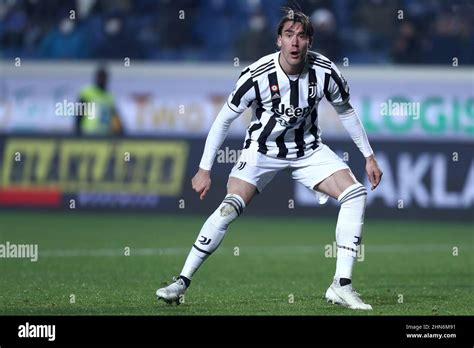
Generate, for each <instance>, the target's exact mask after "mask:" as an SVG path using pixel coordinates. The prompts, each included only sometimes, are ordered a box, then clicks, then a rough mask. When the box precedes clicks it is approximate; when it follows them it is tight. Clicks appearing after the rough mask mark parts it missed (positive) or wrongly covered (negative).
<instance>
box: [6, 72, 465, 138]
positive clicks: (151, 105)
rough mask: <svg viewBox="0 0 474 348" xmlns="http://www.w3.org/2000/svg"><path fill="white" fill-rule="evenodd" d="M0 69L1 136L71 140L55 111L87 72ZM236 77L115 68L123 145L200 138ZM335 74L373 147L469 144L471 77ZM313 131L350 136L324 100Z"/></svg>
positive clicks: (234, 133)
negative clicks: (377, 142)
mask: <svg viewBox="0 0 474 348" xmlns="http://www.w3.org/2000/svg"><path fill="white" fill-rule="evenodd" d="M2 65H3V66H2ZM0 66H1V67H2V68H3V72H2V75H3V76H2V79H1V81H0V132H2V133H18V132H39V133H45V134H46V133H47V134H51V133H57V134H71V133H72V131H73V127H74V117H75V116H74V115H72V114H68V113H64V112H59V113H58V109H61V108H62V106H63V105H67V104H68V103H73V102H75V101H76V100H77V98H78V93H79V90H80V89H81V87H83V86H85V85H87V84H89V83H90V82H91V80H92V76H93V72H94V66H93V65H90V64H85V65H84V64H74V65H68V64H67V63H64V64H45V63H34V64H31V65H28V64H25V66H24V67H22V68H15V67H13V66H5V63H2V64H0ZM242 68H243V66H238V67H234V66H233V65H232V64H230V65H222V64H221V65H201V64H200V65H193V64H189V65H179V66H177V65H159V64H158V65H155V64H138V63H134V64H132V65H131V66H129V67H124V66H123V65H119V64H114V65H111V67H110V75H111V81H110V88H109V89H110V91H111V93H112V94H113V95H114V96H115V100H116V105H117V107H118V110H119V111H120V115H121V117H122V119H123V123H124V126H125V129H126V132H127V135H128V136H176V137H205V136H206V135H207V132H208V130H209V128H210V126H211V124H212V122H213V120H214V118H215V117H216V115H217V113H218V112H219V110H220V108H221V107H222V105H223V103H224V102H225V99H226V97H227V96H228V94H229V93H230V92H231V91H232V89H233V86H234V83H235V81H236V79H237V77H238V75H239V73H240V70H241V69H242ZM340 68H341V70H342V72H343V74H344V75H345V76H346V78H347V80H348V81H349V85H350V92H351V103H352V104H353V106H354V107H355V109H356V110H357V112H358V114H359V117H360V118H361V120H362V122H363V123H364V125H365V127H366V130H367V132H368V134H369V135H370V137H371V139H396V140H428V141H429V140H432V139H433V137H436V139H437V140H438V141H473V142H474V94H473V91H474V71H473V70H472V69H466V68H462V67H457V68H455V67H452V68H443V69H441V68H435V67H431V68H426V67H418V68H400V67H344V66H342V65H341V66H340ZM61 110H62V109H61ZM249 119H250V113H249V111H247V112H246V113H245V114H244V115H242V117H240V118H239V119H237V120H236V121H235V122H234V123H233V125H232V127H231V129H230V133H229V136H230V137H231V138H239V139H240V138H241V137H242V135H243V134H244V132H245V129H246V127H247V125H248V122H249ZM319 125H320V126H321V129H322V130H323V135H324V136H331V137H334V138H345V136H346V133H345V130H344V129H343V127H342V125H341V123H340V122H339V120H338V117H337V115H336V113H335V111H334V110H333V109H332V107H331V106H330V105H329V104H328V103H327V102H325V101H324V100H323V101H322V102H321V103H320V106H319Z"/></svg>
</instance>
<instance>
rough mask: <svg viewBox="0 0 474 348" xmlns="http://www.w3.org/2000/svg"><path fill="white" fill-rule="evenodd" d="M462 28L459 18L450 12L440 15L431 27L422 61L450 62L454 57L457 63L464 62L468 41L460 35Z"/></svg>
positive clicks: (434, 62)
mask: <svg viewBox="0 0 474 348" xmlns="http://www.w3.org/2000/svg"><path fill="white" fill-rule="evenodd" d="M462 29H463V26H462V21H461V20H460V18H457V17H456V16H454V15H452V14H450V13H446V14H442V15H440V16H439V17H438V18H437V19H436V21H435V23H434V25H433V27H432V29H431V35H430V36H429V43H428V46H427V48H426V50H425V57H424V62H426V63H433V64H451V63H452V62H453V58H455V57H456V58H457V59H458V61H459V63H461V62H466V61H467V58H468V57H467V55H466V50H465V45H468V42H467V40H466V38H465V37H463V36H462V35H461V30H462ZM471 43H472V42H471ZM471 48H472V46H471Z"/></svg>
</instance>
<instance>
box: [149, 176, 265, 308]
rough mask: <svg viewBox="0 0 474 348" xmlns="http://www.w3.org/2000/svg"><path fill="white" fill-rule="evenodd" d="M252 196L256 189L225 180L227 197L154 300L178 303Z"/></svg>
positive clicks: (232, 178)
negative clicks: (181, 266) (181, 267)
mask: <svg viewBox="0 0 474 348" xmlns="http://www.w3.org/2000/svg"><path fill="white" fill-rule="evenodd" d="M255 193H256V187H255V186H253V185H252V184H250V183H248V182H246V181H243V180H241V179H238V178H234V177H229V181H228V184H227V195H226V196H225V198H224V200H223V201H222V203H221V204H220V205H219V207H218V208H217V209H216V210H215V211H214V212H213V213H212V214H211V215H210V216H209V218H208V219H207V220H206V222H205V223H204V225H203V226H202V228H201V231H200V232H199V234H198V237H197V238H196V241H195V242H194V244H193V246H192V248H191V250H190V251H189V254H188V257H187V258H186V262H185V263H184V266H183V269H182V271H181V273H180V275H179V277H178V278H177V279H176V281H175V282H174V283H172V284H171V285H169V286H167V287H164V288H161V289H158V290H157V291H156V295H157V296H158V299H163V300H165V301H166V302H176V303H179V298H180V296H182V295H183V294H184V292H185V291H186V289H187V288H188V287H189V285H190V283H191V279H192V277H193V275H194V274H195V273H196V271H197V270H198V269H199V267H201V265H202V264H203V262H204V261H205V260H206V259H207V258H208V257H209V256H210V255H211V254H212V253H213V252H214V251H216V249H217V248H218V247H219V245H220V244H221V242H222V240H223V239H224V236H225V233H226V232H227V228H228V227H229V225H230V224H231V223H232V222H233V221H234V220H235V219H237V218H238V217H239V216H240V215H241V214H242V213H243V211H244V208H245V207H246V206H247V205H248V204H249V203H250V201H251V200H252V198H253V196H254V195H255Z"/></svg>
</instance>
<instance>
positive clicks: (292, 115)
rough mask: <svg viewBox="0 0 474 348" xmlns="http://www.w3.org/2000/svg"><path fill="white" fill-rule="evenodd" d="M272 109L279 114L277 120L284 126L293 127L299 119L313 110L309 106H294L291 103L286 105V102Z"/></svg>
mask: <svg viewBox="0 0 474 348" xmlns="http://www.w3.org/2000/svg"><path fill="white" fill-rule="evenodd" d="M272 111H273V112H274V113H275V114H276V115H277V117H276V120H277V122H278V123H279V124H280V125H281V126H283V127H291V126H293V125H295V124H296V123H297V121H298V119H304V118H305V117H306V116H308V115H309V114H310V112H311V108H310V107H309V106H307V107H305V108H300V107H296V108H295V107H294V106H293V105H290V106H289V107H286V105H285V104H280V105H279V106H278V108H273V109H272Z"/></svg>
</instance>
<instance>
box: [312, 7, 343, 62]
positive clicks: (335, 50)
mask: <svg viewBox="0 0 474 348" xmlns="http://www.w3.org/2000/svg"><path fill="white" fill-rule="evenodd" d="M311 23H312V24H313V29H314V42H313V46H312V49H313V50H315V51H317V52H319V53H321V54H323V55H325V56H327V57H328V58H329V59H331V60H334V61H338V60H339V58H340V54H339V52H340V42H339V38H338V36H337V31H336V18H335V17H334V15H333V13H332V12H331V11H329V10H328V9H325V8H322V9H319V10H316V11H314V12H313V14H312V15H311Z"/></svg>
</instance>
